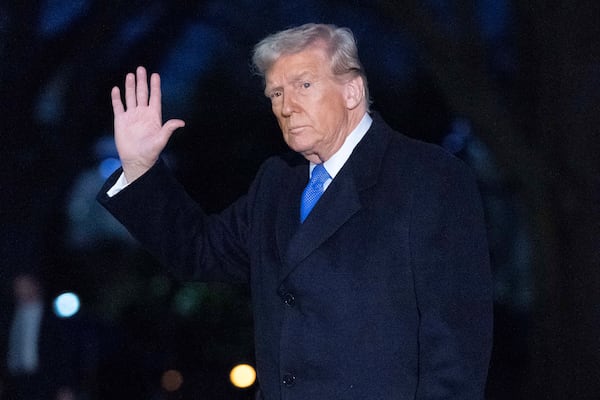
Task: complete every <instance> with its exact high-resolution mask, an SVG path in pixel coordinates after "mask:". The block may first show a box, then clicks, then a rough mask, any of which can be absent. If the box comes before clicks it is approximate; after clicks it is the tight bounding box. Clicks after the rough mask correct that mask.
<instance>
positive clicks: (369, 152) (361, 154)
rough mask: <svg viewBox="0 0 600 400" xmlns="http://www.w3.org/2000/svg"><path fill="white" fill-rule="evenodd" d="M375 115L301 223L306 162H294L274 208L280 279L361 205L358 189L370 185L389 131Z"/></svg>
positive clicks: (377, 170)
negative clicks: (371, 123) (278, 203)
mask: <svg viewBox="0 0 600 400" xmlns="http://www.w3.org/2000/svg"><path fill="white" fill-rule="evenodd" d="M386 128H387V126H386V125H385V123H383V121H381V120H380V119H379V118H378V117H377V116H374V121H373V125H372V126H371V128H370V129H369V131H368V132H367V134H366V135H365V137H364V138H363V140H362V141H361V142H360V143H359V144H358V145H357V146H356V148H355V149H354V152H353V153H352V155H351V156H350V158H349V159H348V161H347V162H346V164H345V165H344V167H343V168H342V169H341V170H340V172H339V174H338V175H337V176H336V177H335V179H334V180H333V181H332V182H331V184H330V185H329V187H328V188H327V190H326V191H325V193H324V194H323V196H322V197H321V199H319V201H318V202H317V204H316V205H315V207H314V208H313V210H312V211H311V213H310V214H309V216H308V217H307V219H306V220H305V221H304V223H303V224H300V222H299V218H300V217H299V212H300V196H301V194H302V190H304V186H305V185H306V183H307V182H308V166H307V165H306V164H304V165H301V166H297V167H295V169H294V172H293V178H292V183H291V185H290V186H289V188H288V190H287V193H286V195H285V196H283V199H284V200H283V202H285V203H286V204H281V206H280V207H279V212H278V216H277V218H278V220H277V243H278V247H279V254H280V256H281V261H282V268H281V270H280V274H279V278H280V282H281V281H283V280H284V279H285V278H286V277H287V276H288V275H289V274H290V273H291V272H292V271H293V270H294V269H295V268H296V267H297V266H298V264H300V263H301V262H302V261H303V260H304V259H305V258H306V257H308V256H309V255H310V254H311V253H312V252H314V251H315V250H316V249H317V248H318V247H319V246H320V245H321V244H322V243H323V242H325V241H326V240H327V239H328V238H329V237H331V236H332V235H333V234H334V233H335V232H336V231H337V230H339V229H340V228H341V227H342V226H343V225H344V223H345V222H346V221H348V219H350V218H351V217H352V216H353V215H354V214H356V213H357V212H358V211H359V210H360V209H361V208H362V203H361V197H360V193H361V191H363V190H365V189H367V188H369V187H371V186H373V185H374V184H375V183H376V181H377V176H378V174H379V169H380V166H381V161H382V158H383V154H384V153H385V147H386V146H387V143H388V140H389V135H388V134H387V133H386V132H387V129H386Z"/></svg>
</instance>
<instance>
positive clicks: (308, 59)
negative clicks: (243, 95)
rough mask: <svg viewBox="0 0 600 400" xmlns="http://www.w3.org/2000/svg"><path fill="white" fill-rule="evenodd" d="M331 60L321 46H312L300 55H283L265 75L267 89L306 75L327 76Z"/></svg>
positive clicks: (299, 53)
mask: <svg viewBox="0 0 600 400" xmlns="http://www.w3.org/2000/svg"><path fill="white" fill-rule="evenodd" d="M330 70H331V67H330V60H329V58H328V56H327V54H326V52H325V49H323V48H322V47H321V46H311V47H309V48H307V49H305V50H302V51H300V52H298V53H293V54H285V55H282V56H281V57H279V58H278V59H277V61H275V62H274V63H273V65H272V66H271V68H269V70H268V71H267V72H266V73H265V83H266V86H267V87H270V86H273V85H280V84H283V83H285V82H286V81H290V80H294V79H298V78H299V77H301V76H304V75H307V74H308V75H326V74H328V73H329V72H330Z"/></svg>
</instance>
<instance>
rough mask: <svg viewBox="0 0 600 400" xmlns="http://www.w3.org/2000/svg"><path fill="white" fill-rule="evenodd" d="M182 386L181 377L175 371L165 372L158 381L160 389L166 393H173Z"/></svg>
mask: <svg viewBox="0 0 600 400" xmlns="http://www.w3.org/2000/svg"><path fill="white" fill-rule="evenodd" d="M182 384H183V375H181V372H179V371H177V370H175V369H170V370H168V371H165V372H164V373H163V375H162V377H161V379H160V385H161V387H162V388H163V389H164V390H166V391H167V392H175V391H177V390H179V388H180V387H181V385H182Z"/></svg>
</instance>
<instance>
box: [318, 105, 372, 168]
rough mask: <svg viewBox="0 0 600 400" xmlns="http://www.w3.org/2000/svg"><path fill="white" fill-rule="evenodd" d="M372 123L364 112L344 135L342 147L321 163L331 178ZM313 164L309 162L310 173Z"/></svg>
mask: <svg viewBox="0 0 600 400" xmlns="http://www.w3.org/2000/svg"><path fill="white" fill-rule="evenodd" d="M372 123H373V119H372V118H371V116H370V115H369V114H368V113H365V115H364V116H363V117H362V119H361V120H360V122H359V123H358V125H357V126H356V128H354V129H353V130H352V132H350V134H349V135H348V137H346V140H345V141H344V144H342V147H340V148H339V150H338V151H336V152H335V154H334V155H333V156H331V157H330V158H329V159H328V160H327V161H325V162H324V163H323V164H324V165H323V166H324V167H325V169H326V170H327V172H329V175H330V176H331V179H333V178H335V176H336V175H337V174H338V172H340V170H341V169H342V167H343V166H344V164H346V161H348V158H350V155H351V154H352V151H353V150H354V148H355V147H356V145H357V144H358V143H359V142H360V141H361V139H362V138H363V137H364V136H365V134H366V133H367V131H368V130H369V128H370V127H371V124H372ZM315 165H316V164H315V163H312V162H311V163H310V167H309V168H310V170H309V171H310V174H312V170H313V169H314V167H315Z"/></svg>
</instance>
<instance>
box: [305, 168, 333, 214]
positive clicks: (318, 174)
mask: <svg viewBox="0 0 600 400" xmlns="http://www.w3.org/2000/svg"><path fill="white" fill-rule="evenodd" d="M329 178H331V177H330V176H329V173H328V172H327V170H326V169H325V167H324V166H323V164H317V165H316V166H315V168H314V169H313V171H312V176H311V177H310V181H309V182H308V185H306V188H304V192H302V202H301V203H300V222H304V220H305V219H306V217H307V216H308V214H310V211H311V210H312V209H313V207H314V206H315V204H317V201H319V198H320V197H321V195H322V194H323V192H324V188H323V185H324V184H325V182H326V181H327V179H329Z"/></svg>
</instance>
